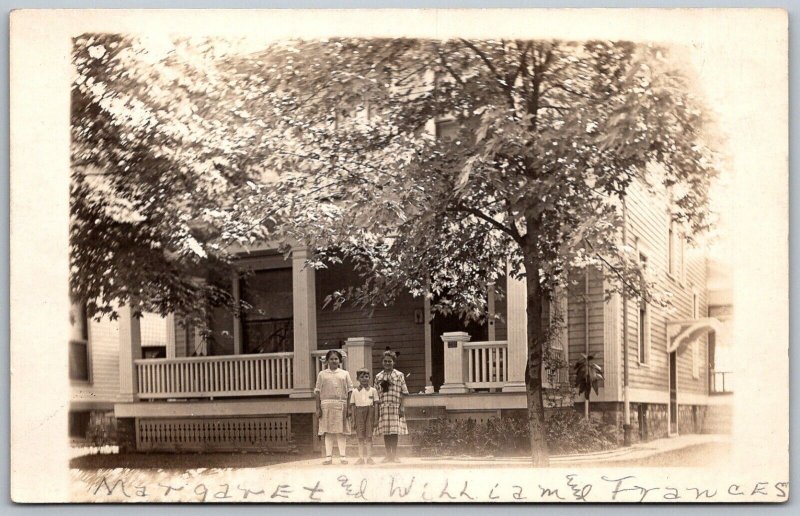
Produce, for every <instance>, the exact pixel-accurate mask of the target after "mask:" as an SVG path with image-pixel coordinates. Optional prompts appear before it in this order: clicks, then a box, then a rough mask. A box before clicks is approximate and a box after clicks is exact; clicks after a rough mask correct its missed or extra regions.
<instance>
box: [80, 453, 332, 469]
mask: <svg viewBox="0 0 800 516" xmlns="http://www.w3.org/2000/svg"><path fill="white" fill-rule="evenodd" d="M318 456H319V455H303V454H281V453H110V454H92V455H82V456H80V457H75V458H73V459H71V460H70V461H69V467H70V468H71V469H82V470H94V469H114V468H131V469H156V470H159V469H160V470H164V471H173V470H174V471H178V472H183V471H185V470H188V469H198V468H260V467H263V466H270V465H272V464H280V463H283V462H292V461H296V460H304V459H311V458H314V457H318Z"/></svg>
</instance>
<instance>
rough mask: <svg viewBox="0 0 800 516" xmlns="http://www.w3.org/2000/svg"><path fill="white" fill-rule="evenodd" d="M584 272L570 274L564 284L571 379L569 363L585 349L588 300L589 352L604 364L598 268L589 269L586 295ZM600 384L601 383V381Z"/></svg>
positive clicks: (600, 286)
mask: <svg viewBox="0 0 800 516" xmlns="http://www.w3.org/2000/svg"><path fill="white" fill-rule="evenodd" d="M585 289H586V276H585V274H584V273H583V272H580V273H576V274H572V275H571V276H570V284H569V288H568V296H569V299H568V307H569V308H568V309H569V314H568V335H569V364H570V379H571V381H572V380H574V372H573V370H572V367H571V366H572V365H574V364H575V362H576V361H578V360H580V358H581V355H582V354H585V353H586V301H587V300H588V304H589V321H588V325H589V354H590V355H592V356H594V358H595V360H596V361H597V363H598V364H599V365H600V366H601V367H603V368H605V363H604V352H603V346H604V327H605V326H604V325H605V322H604V311H603V278H602V275H601V274H600V272H599V271H595V270H592V271H590V272H589V295H588V296H587V295H586V290H585ZM601 385H602V384H601Z"/></svg>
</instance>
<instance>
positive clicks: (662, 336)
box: [620, 185, 708, 401]
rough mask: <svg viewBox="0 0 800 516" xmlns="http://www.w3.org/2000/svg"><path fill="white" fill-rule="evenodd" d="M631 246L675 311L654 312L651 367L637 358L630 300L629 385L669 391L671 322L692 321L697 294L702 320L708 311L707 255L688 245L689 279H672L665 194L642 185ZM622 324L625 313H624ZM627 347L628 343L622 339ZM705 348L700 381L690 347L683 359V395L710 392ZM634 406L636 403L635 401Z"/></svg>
mask: <svg viewBox="0 0 800 516" xmlns="http://www.w3.org/2000/svg"><path fill="white" fill-rule="evenodd" d="M627 208H628V212H627V216H628V243H629V244H630V245H636V246H638V249H639V250H640V252H642V253H644V254H645V256H646V257H647V268H648V272H649V278H650V279H651V281H654V282H655V286H656V289H657V290H659V291H665V292H669V293H670V294H671V297H670V306H668V307H661V306H658V305H655V304H651V305H650V306H649V310H650V339H651V343H650V356H649V359H648V360H647V363H646V364H640V363H639V357H638V354H639V353H638V331H639V330H638V317H639V312H638V310H639V306H638V300H632V299H631V300H628V303H627V305H628V307H627V311H628V332H627V333H628V339H627V341H628V351H629V356H630V359H631V360H630V364H631V367H630V385H631V387H634V388H643V389H657V390H666V389H667V388H668V381H669V379H668V356H667V351H666V350H667V331H666V324H667V321H670V320H680V319H691V318H692V295H693V293H695V292H696V293H697V294H698V305H699V306H698V312H699V316H700V317H704V316H705V314H706V313H707V308H706V302H707V300H706V292H705V284H706V278H705V275H706V254H705V252H704V250H703V249H702V248H691V247H690V246H689V244H688V243H687V244H686V252H685V258H684V261H685V278H681V277H680V274H675V275H674V276H671V275H670V274H669V273H668V271H669V263H668V261H669V252H668V242H669V205H668V202H667V195H666V192H665V191H664V190H660V191H656V192H648V191H646V190H645V189H644V188H642V187H641V186H639V185H634V186H633V187H632V188H631V189H630V193H629V196H628V197H627ZM620 318H621V319H620V325H621V324H622V310H620ZM620 345H621V346H624V339H621V344H620ZM698 345H699V346H700V349H699V353H698V358H699V362H700V363H699V372H700V375H699V378H696V379H695V378H693V377H692V350H691V347H687V348H685V349H684V350H683V351H681V352H680V353H679V355H678V391H679V392H693V393H705V392H706V391H707V387H706V386H707V384H708V379H707V374H708V372H707V359H706V357H707V339H706V338H702V339H700V341H699V342H698ZM634 401H635V400H634Z"/></svg>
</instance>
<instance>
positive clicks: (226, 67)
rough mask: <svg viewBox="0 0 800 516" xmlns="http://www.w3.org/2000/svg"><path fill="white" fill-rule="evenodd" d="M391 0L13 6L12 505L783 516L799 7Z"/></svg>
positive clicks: (786, 443) (785, 498) (786, 456)
mask: <svg viewBox="0 0 800 516" xmlns="http://www.w3.org/2000/svg"><path fill="white" fill-rule="evenodd" d="M391 13H392V14H391V15H390V14H389V12H388V11H349V12H344V11H330V12H324V11H282V12H277V11H245V12H242V11H239V12H236V13H234V12H231V11H207V12H200V11H198V12H196V13H191V14H190V13H189V12H187V11H165V12H158V11H153V12H145V11H117V12H113V13H111V12H108V11H64V12H61V13H59V12H55V11H38V12H34V11H21V12H17V13H15V14H13V15H12V18H11V28H12V30H11V36H12V39H11V41H12V68H11V74H12V82H11V91H12V104H11V105H12V168H11V174H12V273H11V274H12V283H11V288H12V306H11V310H12V328H14V327H15V326H14V325H13V323H14V321H15V320H16V321H17V322H21V321H25V320H31V318H33V317H34V315H33V313H34V310H30V311H29V310H27V309H26V308H25V307H24V306H26V305H25V303H26V301H25V300H22V301H17V299H16V298H15V296H16V295H17V294H18V295H20V296H22V290H24V289H25V287H23V283H24V282H25V281H27V279H29V278H30V277H31V276H30V274H31V272H26V270H29V271H34V270H40V271H43V272H42V273H41V274H38V275H37V279H36V280H35V281H34V283H35V285H34V286H33V287H31V292H34V291H36V289H37V288H38V289H39V290H38V292H42V293H43V294H42V296H43V297H42V298H41V299H40V302H43V303H45V304H47V303H48V300H50V299H53V300H54V301H53V304H52V305H50V304H48V306H47V308H46V310H48V312H47V313H51V311H52V313H58V311H57V310H56V308H57V309H58V310H63V315H62V316H61V318H60V319H59V318H57V317H56V318H55V319H53V320H52V321H51V320H49V319H47V318H44V319H43V318H42V317H41V316H37V318H36V320H37V322H38V326H39V328H36V329H35V331H37V332H38V331H41V332H44V333H47V334H50V333H52V334H53V337H52V340H53V342H56V343H58V342H63V346H61V347H63V350H62V351H61V352H60V354H58V355H56V357H55V358H54V357H51V358H50V359H48V360H50V361H49V362H47V364H48V365H47V366H46V369H45V370H44V372H42V371H38V372H37V373H36V374H38V375H43V376H42V378H44V379H46V378H50V379H51V380H49V381H52V382H54V383H53V384H54V385H57V386H62V385H63V388H61V387H54V388H53V389H52V391H50V392H48V393H47V394H45V395H44V396H50V397H51V398H52V399H53V400H55V401H54V403H56V405H57V407H59V408H57V409H56V410H57V412H55V413H54V414H56V415H55V417H53V416H50V415H49V414H48V416H49V417H48V419H47V420H46V421H50V419H49V418H50V417H52V418H53V420H55V419H60V420H61V422H60V423H59V424H58V425H56V426H54V427H51V428H50V430H51V431H52V439H53V442H54V443H55V444H53V446H57V447H58V449H59V450H60V451H59V454H58V455H57V457H59V459H58V460H60V459H63V464H60V463H59V464H56V465H51V466H52V467H54V468H56V469H59V468H60V469H61V473H62V474H63V483H64V488H63V490H61V491H58V492H57V493H49V494H48V493H46V492H45V491H43V489H44V488H43V486H41V485H39V486H34V487H26V488H24V489H23V488H22V487H20V488H19V490H18V491H17V492H16V494H15V491H14V489H12V497H13V498H14V499H15V501H22V502H43V501H64V502H99V503H108V502H255V503H308V502H401V503H402V502H460V503H464V502H477V503H484V502H492V501H501V502H521V503H539V502H547V503H550V502H573V503H574V502H587V501H588V502H608V501H615V502H657V503H670V502H690V503H697V502H730V501H770V502H782V501H786V500H787V499H788V496H789V494H788V493H789V486H788V482H789V476H788V475H789V468H788V465H789V458H788V430H789V422H788V421H789V420H788V413H789V406H788V387H789V380H788V362H787V361H786V352H787V350H788V342H789V341H788V311H786V306H785V305H786V303H787V299H788V297H787V296H788V265H787V263H788V261H787V260H788V241H787V238H788V212H787V210H788V191H787V188H786V186H787V178H788V169H787V159H788V147H787V144H788V136H787V135H788V133H787V131H788V97H787V87H788V86H787V84H788V83H787V77H788V75H787V55H788V54H787V52H788V50H787V41H788V40H787V17H786V13H785V12H784V11H779V10H750V11H743V10H730V11H728V10H714V11H711V10H675V11H670V12H669V13H667V12H665V11H654V10H618V11H616V12H614V13H611V12H610V11H604V10H586V11H583V12H580V13H579V12H576V11H557V10H542V11H535V10H518V11H509V10H506V11H500V10H488V11H447V12H444V11H433V10H430V11H415V10H408V11H404V12H399V11H392V12H391ZM63 16H67V17H68V18H70V19H71V20H73V21H74V22H75V23H72V24H66V26H63V27H61V28H59V29H58V30H57V31H56V33H57V34H58V37H50V36H49V35H47V34H45V33H44V32H36V31H27V30H23V29H26V28H30V27H32V26H34V25H38V26H39V30H41V28H42V27H54V26H55V25H56V24H57V20H59V19H60V18H61V17H63ZM445 19H446V20H445ZM481 20H491V21H495V22H496V23H481ZM659 20H661V22H663V26H662V27H660V28H658V27H656V26H657V25H659V24H660V23H661V22H659ZM604 21H605V22H606V24H603V23H604ZM40 22H41V24H40ZM237 22H242V23H241V24H237ZM373 23H374V25H373V26H370V24H373ZM598 24H599V25H600V26H599V27H598ZM681 25H685V27H683V28H681ZM221 26H222V27H224V28H225V29H224V30H220V28H219V27H221ZM745 26H747V27H751V28H752V30H751V31H750V33H749V35H748V36H747V38H749V40H748V41H752V42H753V43H752V45H749V46H748V45H741V46H737V47H735V48H731V46H730V43H731V41H732V39H731V38H733V37H734V34H735V33H736V30H737V28H741V27H745ZM237 27H239V28H237ZM698 27H704V28H705V29H706V30H705V31H697V30H694V29H696V28H698ZM648 29H650V30H648ZM35 45H41V46H40V47H39V48H42V49H45V48H46V49H47V50H46V52H43V54H46V55H50V56H52V58H53V59H54V62H56V63H58V67H57V68H54V69H50V70H42V69H41V68H39V69H37V70H36V71H35V73H38V74H43V75H41V76H46V75H48V74H53V77H55V78H56V79H57V80H53V81H52V82H47V81H45V82H44V83H39V84H38V85H37V86H35V87H34V88H33V89H32V90H27V89H26V87H25V86H24V85H23V81H22V78H21V77H22V75H19V76H18V75H15V74H16V73H17V72H18V71H21V70H22V69H23V68H25V69H27V66H28V65H29V63H27V57H28V56H30V55H31V52H33V50H34V49H35V48H37V47H36V46H35ZM47 45H50V46H47ZM722 49H724V50H722ZM23 61H25V64H21V63H22V62H23ZM747 67H750V68H749V69H747V70H746V69H745V68H747ZM31 68H32V67H31ZM769 74H772V75H769ZM18 77H20V79H19V80H18ZM750 87H752V88H753V89H752V90H751V91H750V92H751V93H752V92H753V91H756V93H753V96H752V97H751V98H750V99H749V101H750V102H751V103H750V104H746V105H743V104H741V103H739V102H738V101H739V100H740V99H741V97H737V95H742V94H743V90H744V89H745V88H750ZM43 94H44V95H43ZM48 95H52V97H54V101H55V102H56V103H57V106H58V114H57V115H55V116H54V118H53V120H54V122H53V127H57V131H60V132H61V133H63V134H59V136H58V137H57V139H56V140H54V142H52V143H54V146H53V147H50V149H51V150H53V152H52V153H51V154H47V152H46V149H44V148H43V149H42V151H41V154H38V153H36V152H31V150H30V148H26V149H25V150H20V151H19V152H17V154H16V161H15V156H14V152H15V151H16V150H17V148H18V147H16V145H20V146H22V145H23V144H24V142H25V141H34V140H28V139H27V138H29V137H30V136H31V134H32V132H35V131H36V130H37V124H36V123H34V122H33V121H32V120H31V119H30V118H24V119H23V118H22V117H20V116H15V115H22V114H24V113H26V110H28V109H39V108H41V109H47V107H46V105H47V102H48V101H47V100H44V99H43V97H46V96H48ZM759 98H767V99H769V102H767V103H765V104H761V105H759V106H758V109H756V110H755V111H754V110H753V107H754V105H755V104H754V103H755V102H757V100H758V99H759ZM34 99H36V100H37V101H38V100H41V101H42V104H36V103H35V102H34V103H33V104H30V105H29V104H28V102H30V101H33V100H34ZM34 104H35V106H36V107H34V108H32V107H30V106H31V105H34ZM16 108H19V109H18V110H16V112H15V109H16ZM17 127H20V128H22V127H25V128H26V129H20V130H16V129H17ZM763 127H768V128H769V130H770V131H771V132H760V133H757V134H745V133H744V132H743V129H747V128H750V129H753V130H754V133H756V129H760V128H763ZM15 130H16V132H15ZM57 131H54V132H57ZM15 137H16V140H15ZM41 138H42V135H41V134H39V135H37V136H36V137H35V139H36V140H39V139H41ZM781 138H783V139H781ZM20 148H21V147H20ZM20 156H23V157H22V158H20ZM42 159H45V160H48V159H52V160H53V161H52V163H53V166H52V167H50V168H47V171H46V172H43V171H39V172H36V173H35V174H34V175H33V176H30V177H26V178H25V179H20V177H21V176H22V175H23V171H24V170H31V167H32V166H33V164H34V163H36V162H37V161H38V160H42ZM752 163H759V164H760V166H761V167H763V168H759V169H753V168H750V164H752ZM36 174H38V176H39V177H42V178H45V181H44V182H45V183H49V182H52V183H53V184H51V185H48V186H42V185H41V183H37V182H36V181H35V180H34V177H35V176H36ZM758 177H760V180H759V181H760V183H759V184H760V187H759V189H758V192H753V191H752V190H749V188H750V187H748V186H747V185H748V184H750V183H748V181H751V180H752V179H753V178H758ZM15 181H18V182H17V183H15ZM15 185H16V186H17V188H14V186H15ZM54 185H57V186H54ZM751 194H752V195H751ZM748 195H750V197H748ZM745 199H747V200H745ZM34 200H35V203H36V205H37V208H36V210H37V211H38V212H40V213H38V214H37V217H49V219H50V220H52V221H53V222H52V224H50V225H36V222H35V221H36V217H33V218H28V217H26V216H25V214H26V213H28V212H29V211H31V210H32V209H33V208H31V206H30V204H29V203H32V202H34ZM48 206H50V207H51V208H48ZM42 211H43V212H44V213H41V212H42ZM745 217H746V218H747V219H748V222H747V223H742V222H741V219H742V218H745ZM759 218H761V222H762V225H761V226H759V225H758V224H755V225H754V224H753V223H754V222H757V221H756V220H755V219H759ZM748 224H749V225H748ZM752 228H757V229H756V230H755V231H753V230H752ZM15 229H18V230H19V231H18V232H17V233H16V235H17V236H19V235H22V234H24V235H26V238H31V239H36V238H38V236H39V235H41V236H42V237H43V238H44V239H45V241H46V240H47V239H52V240H51V244H50V245H52V246H53V247H52V248H53V249H56V251H55V252H54V254H51V255H50V256H51V257H52V260H51V259H50V258H44V257H43V256H42V255H39V257H36V258H35V259H33V260H32V259H31V257H30V255H29V254H26V253H24V252H23V251H24V247H25V245H26V244H20V240H19V239H18V238H15V237H14V230H15ZM32 241H33V240H31V241H29V242H32ZM754 242H756V243H757V244H756V245H752V243H754ZM18 244H19V245H18ZM743 248H746V252H743V251H742V249H743ZM55 253H57V254H55ZM760 260H764V261H762V262H761V263H760V268H753V267H751V266H750V265H749V264H750V263H752V262H756V263H759V261H760ZM768 260H775V261H768ZM28 261H32V262H34V263H30V264H29V263H26V262H28ZM37 262H38V263H37ZM765 264H766V267H765ZM50 268H53V269H54V270H55V271H54V272H53V274H54V276H52V277H53V278H55V279H48V278H51V276H48V273H47V272H46V270H47V269H50ZM59 268H60V269H59ZM765 269H769V270H765ZM754 281H755V282H757V285H758V286H757V287H755V289H763V291H762V292H759V291H758V290H754V289H753V287H752V286H751V285H752V284H753V282H754ZM15 282H17V283H15ZM59 282H60V283H59ZM62 283H63V284H62ZM764 293H765V294H764ZM29 294H30V292H29ZM773 296H774V297H773ZM775 299H777V301H775ZM754 303H755V304H756V307H755V308H753V307H752V305H753V304H754ZM778 304H780V305H781V308H780V309H779V310H775V309H773V308H774V306H776V305H778ZM765 305H766V307H765ZM32 308H33V307H32ZM764 311H766V312H767V313H768V315H766V316H763V318H762V316H761V315H759V314H762V313H764ZM22 326H23V325H22V324H20V325H17V326H16V328H20V327H22ZM41 326H47V327H46V328H42V327H41ZM761 326H769V327H770V328H771V329H770V330H764V329H763V328H762V327H761ZM18 331H21V332H27V331H31V329H30V328H27V329H22V330H18ZM754 334H755V335H759V336H760V339H761V340H760V344H759V347H761V353H763V355H764V357H765V358H763V360H758V361H754V360H752V358H751V357H752V356H755V355H753V353H756V352H757V351H756V350H753V349H750V348H752V342H754V341H753V340H752V335H754ZM26 338H27V337H25V334H24V333H16V334H15V332H14V331H12V337H11V346H12V370H13V371H15V372H19V373H20V374H19V375H13V374H12V391H11V402H12V421H11V427H12V445H11V452H12V458H11V463H12V487H13V485H14V482H15V480H14V476H15V475H18V478H20V479H22V478H27V477H29V476H30V475H34V474H35V473H36V469H35V468H36V466H35V464H36V459H33V458H31V456H30V455H29V454H24V455H23V452H24V450H26V449H27V448H26V445H24V444H23V441H24V440H25V439H26V438H30V437H31V436H30V435H22V434H27V431H26V428H30V426H28V427H26V426H24V425H25V421H27V420H31V421H34V422H36V421H40V420H39V419H36V418H37V417H38V416H36V414H34V413H33V412H31V411H32V410H33V409H31V408H30V404H27V403H25V402H24V400H25V399H27V398H26V396H32V395H33V393H35V392H36V391H37V390H42V385H38V386H35V385H32V384H31V380H30V379H27V380H24V381H23V380H22V379H21V378H20V375H24V374H26V372H27V371H29V370H32V369H34V368H36V369H41V368H40V367H36V366H34V365H33V364H34V363H35V360H34V359H36V356H37V353H36V352H35V351H34V349H33V348H31V347H30V346H28V345H24V344H23V343H24V342H25V341H26ZM48 347H55V346H48ZM743 348H748V349H743ZM782 357H783V358H782ZM59 361H60V363H61V365H60V366H58V365H53V366H52V367H50V365H49V364H57V363H58V362H59ZM755 362H758V364H759V365H755ZM15 367H16V369H14V368H15ZM29 368H30V369H29ZM62 378H63V381H62ZM15 381H16V382H17V383H15ZM45 381H47V380H45ZM23 385H24V386H23ZM754 386H756V387H755V388H754ZM759 414H760V415H761V416H759ZM764 414H766V416H764ZM765 417H768V418H770V419H769V420H770V421H771V423H770V424H769V425H767V423H766V421H767V420H766V419H765ZM754 418H755V419H754ZM759 420H760V421H759ZM42 421H44V420H42ZM36 424H37V425H38V424H39V423H36ZM43 424H44V423H43ZM765 425H766V426H767V427H765ZM40 426H41V425H39V426H36V427H35V431H36V432H39V431H40V429H39V428H40ZM44 426H45V427H49V426H50V424H49V423H47V424H44ZM15 438H16V441H15ZM756 442H758V443H760V445H759V446H760V448H759V453H754V452H755V451H756V450H755V449H754V448H753V446H754V444H753V443H756ZM754 455H756V456H754ZM58 460H55V462H58ZM17 466H18V467H17ZM15 470H18V471H15ZM737 475H738V476H737ZM18 485H19V486H22V485H25V486H28V484H26V483H25V482H23V481H22V480H20V481H19V484H18ZM37 489H38V490H37ZM53 497H55V498H56V499H55V500H54V499H52V498H53Z"/></svg>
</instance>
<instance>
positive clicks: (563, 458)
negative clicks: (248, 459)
mask: <svg viewBox="0 0 800 516" xmlns="http://www.w3.org/2000/svg"><path fill="white" fill-rule="evenodd" d="M729 442H730V436H729V435H722V434H689V435H680V436H675V437H668V438H664V439H656V440H654V441H650V442H646V443H637V444H634V445H632V446H630V447H627V448H625V447H620V448H616V449H613V450H607V451H601V452H594V453H582V454H575V455H553V456H551V457H550V465H551V466H554V467H567V466H579V465H582V464H597V463H609V464H613V463H614V462H622V461H635V460H640V459H645V458H648V457H652V456H654V455H660V454H662V453H668V452H672V451H676V450H681V449H684V448H689V447H692V446H697V445H702V444H711V443H721V444H725V443H729ZM348 451H349V452H350V456H349V457H348V460H349V461H350V464H353V463H354V462H355V461H356V460H357V459H358V456H357V450H356V449H354V448H349V447H348ZM382 459H383V457H380V456H378V457H377V460H376V463H375V465H371V466H368V467H369V468H398V467H403V468H423V469H427V468H439V467H456V468H458V467H462V468H470V467H475V466H480V467H520V466H527V465H528V463H529V459H528V458H526V457H467V456H459V457H430V458H428V457H401V458H400V460H401V462H400V463H394V464H381V462H380V461H381V460H382ZM321 461H322V459H321V458H314V459H307V460H300V461H295V462H285V463H282V464H275V465H273V466H270V468H276V469H280V468H305V467H312V468H319V467H321V465H320V463H321ZM337 463H338V461H337V460H335V461H334V464H337Z"/></svg>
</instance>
